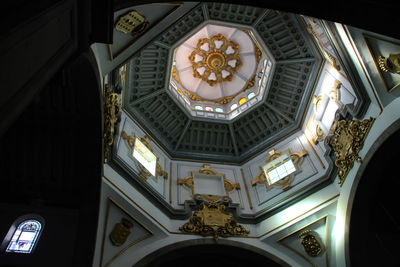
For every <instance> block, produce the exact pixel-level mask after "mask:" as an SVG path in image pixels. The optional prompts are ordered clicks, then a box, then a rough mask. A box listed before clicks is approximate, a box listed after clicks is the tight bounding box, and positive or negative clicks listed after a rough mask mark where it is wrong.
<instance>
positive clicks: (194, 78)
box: [169, 23, 273, 120]
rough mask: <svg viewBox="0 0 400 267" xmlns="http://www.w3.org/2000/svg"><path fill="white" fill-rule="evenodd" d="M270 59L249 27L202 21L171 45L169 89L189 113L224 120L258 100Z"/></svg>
mask: <svg viewBox="0 0 400 267" xmlns="http://www.w3.org/2000/svg"><path fill="white" fill-rule="evenodd" d="M271 58H272V57H271V56H270V55H269V53H267V52H266V51H264V50H263V49H262V48H260V45H259V44H258V41H257V39H256V37H255V35H254V34H253V32H252V30H249V29H244V28H240V27H234V26H231V25H230V26H226V25H217V24H211V23H210V24H206V25H204V26H202V27H201V28H200V29H199V30H198V31H197V32H195V33H194V34H193V35H192V36H190V37H188V38H187V39H186V40H183V42H182V43H181V44H180V45H179V46H177V47H176V48H175V49H174V53H173V56H172V60H171V62H172V66H171V76H170V86H169V89H170V90H171V92H173V94H174V95H175V97H176V98H177V99H178V100H179V102H180V103H181V105H182V106H184V107H185V109H186V110H188V112H190V114H191V115H192V116H194V117H203V118H204V117H205V118H209V119H219V120H229V119H232V118H234V117H236V116H238V115H239V114H241V113H242V112H244V111H246V110H248V109H249V108H250V107H252V106H254V105H255V104H256V103H258V102H259V101H261V100H262V98H263V96H264V93H265V91H266V87H267V81H268V78H269V74H270V72H271V69H272V64H273V60H272V59H271Z"/></svg>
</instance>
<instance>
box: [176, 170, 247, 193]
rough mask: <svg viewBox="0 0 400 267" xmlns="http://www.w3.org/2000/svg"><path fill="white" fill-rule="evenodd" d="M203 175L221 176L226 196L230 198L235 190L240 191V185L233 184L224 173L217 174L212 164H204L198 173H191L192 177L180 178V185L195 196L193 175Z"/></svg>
mask: <svg viewBox="0 0 400 267" xmlns="http://www.w3.org/2000/svg"><path fill="white" fill-rule="evenodd" d="M195 173H201V174H207V175H220V176H222V177H223V179H224V188H225V193H226V196H227V197H229V193H230V192H231V191H233V190H235V189H236V190H240V184H239V183H233V182H232V181H231V180H229V179H227V178H226V176H225V174H224V173H217V172H216V171H215V170H214V169H212V168H211V166H210V164H203V168H201V169H200V170H199V171H197V172H193V171H192V172H190V175H189V176H187V177H186V178H184V179H181V178H178V181H177V183H178V185H185V186H186V187H187V188H189V189H190V190H191V191H192V195H194V182H193V174H195Z"/></svg>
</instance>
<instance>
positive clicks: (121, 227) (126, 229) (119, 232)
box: [110, 218, 133, 246]
mask: <svg viewBox="0 0 400 267" xmlns="http://www.w3.org/2000/svg"><path fill="white" fill-rule="evenodd" d="M132 227H133V223H132V222H131V221H129V220H128V219H125V218H122V220H121V222H119V223H116V224H115V226H114V228H113V230H112V232H111V233H110V240H111V243H112V244H113V245H114V246H122V245H123V244H124V243H125V241H126V239H127V238H128V236H129V235H130V233H131V230H130V229H131V228H132Z"/></svg>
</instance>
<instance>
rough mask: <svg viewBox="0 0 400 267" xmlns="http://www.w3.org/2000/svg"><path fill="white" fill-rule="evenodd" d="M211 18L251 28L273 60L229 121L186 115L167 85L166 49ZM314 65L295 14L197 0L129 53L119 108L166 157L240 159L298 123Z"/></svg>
mask: <svg viewBox="0 0 400 267" xmlns="http://www.w3.org/2000/svg"><path fill="white" fill-rule="evenodd" d="M215 21H217V22H219V23H227V24H229V25H231V26H235V25H236V26H237V27H242V28H247V29H252V31H253V32H254V33H255V34H256V35H257V36H258V37H259V39H260V41H261V42H262V43H261V46H263V47H265V48H266V49H267V50H269V52H270V53H271V55H272V57H273V59H274V61H275V64H274V67H273V69H272V72H271V75H270V79H271V80H270V81H269V83H268V85H267V86H268V88H267V89H266V90H265V92H266V95H265V96H264V98H263V100H262V101H261V102H260V103H257V104H256V105H254V106H253V107H252V109H251V110H248V111H247V112H245V113H243V114H241V115H240V116H238V117H236V118H234V119H233V120H231V121H216V120H211V119H206V118H197V117H193V116H191V114H190V113H189V112H188V111H187V110H186V109H185V108H183V107H182V106H181V105H180V103H179V102H178V101H177V100H176V98H175V97H174V96H173V95H172V94H171V92H170V90H168V86H169V79H170V71H171V59H172V52H173V49H174V48H175V47H176V46H177V45H179V44H181V43H182V42H183V41H184V40H185V39H187V38H188V36H191V35H192V34H193V32H194V31H195V30H196V29H198V28H199V27H201V26H202V25H205V24H206V23H207V22H215ZM321 65H322V57H321V56H320V54H319V52H318V51H317V50H316V48H315V47H314V44H313V41H312V39H311V35H309V34H308V33H307V32H306V30H305V25H304V23H303V21H302V18H301V17H300V16H297V15H294V14H290V13H284V12H278V11H274V10H267V9H262V8H257V7H250V6H243V5H234V4H220V3H204V4H199V5H198V6H196V7H195V8H194V9H192V10H191V11H190V12H188V13H187V14H185V15H184V16H183V17H181V18H180V19H178V20H176V21H175V22H174V23H172V24H171V26H170V27H169V28H168V29H167V30H166V31H164V32H163V34H162V35H160V36H157V37H156V38H155V39H153V40H151V41H150V42H149V43H148V44H147V45H146V46H144V47H143V48H142V49H141V50H140V51H139V52H137V53H136V54H135V55H133V56H132V57H131V58H130V60H129V61H128V63H127V80H126V90H125V95H124V102H123V107H124V109H125V110H126V111H127V112H128V113H130V114H131V116H132V117H133V118H134V119H135V120H137V122H138V123H139V124H140V125H141V126H142V127H143V128H144V129H145V130H146V131H147V132H148V133H149V134H150V135H151V136H152V137H153V138H154V140H155V141H157V142H158V143H159V144H160V145H161V146H162V147H163V148H164V150H165V151H166V152H167V153H168V154H169V155H170V156H171V157H172V158H176V159H179V158H185V159H194V160H196V159H201V160H209V161H218V162H232V163H241V162H243V161H245V160H247V159H249V158H251V157H252V156H253V155H254V154H255V153H258V152H260V151H262V150H264V149H266V148H268V147H269V146H271V145H272V144H273V143H275V142H277V141H279V140H280V139H282V138H284V137H287V136H288V135H290V134H291V133H293V132H295V131H297V130H298V129H299V128H300V127H301V124H302V120H303V118H304V114H305V112H306V109H307V106H308V104H309V102H310V98H311V96H312V92H313V89H314V86H315V84H316V80H317V78H318V74H319V70H320V67H321Z"/></svg>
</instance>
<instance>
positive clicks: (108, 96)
mask: <svg viewBox="0 0 400 267" xmlns="http://www.w3.org/2000/svg"><path fill="white" fill-rule="evenodd" d="M120 109H121V104H120V102H119V100H118V94H117V93H114V92H113V91H112V90H111V88H106V90H105V92H104V134H103V138H104V159H106V158H107V155H108V154H109V152H110V148H111V146H112V144H113V143H114V132H115V129H114V128H115V124H116V123H117V121H118V114H119V112H120Z"/></svg>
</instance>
